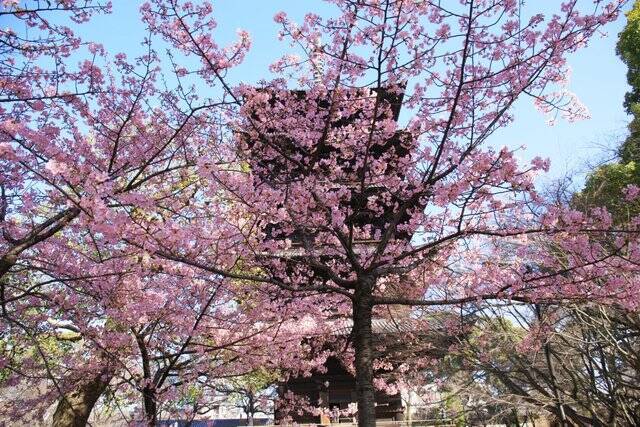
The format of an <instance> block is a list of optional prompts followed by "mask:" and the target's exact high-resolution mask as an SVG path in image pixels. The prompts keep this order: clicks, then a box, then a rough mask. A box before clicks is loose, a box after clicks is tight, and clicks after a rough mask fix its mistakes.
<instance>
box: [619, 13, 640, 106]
mask: <svg viewBox="0 0 640 427" xmlns="http://www.w3.org/2000/svg"><path fill="white" fill-rule="evenodd" d="M616 50H617V53H618V55H619V56H620V58H621V59H622V61H623V62H624V63H625V64H626V65H627V67H628V71H627V82H628V83H629V85H630V86H631V91H630V92H628V93H627V94H626V96H625V100H624V105H625V108H627V111H628V112H629V113H633V112H632V110H633V105H634V104H637V103H639V102H640V0H636V2H635V3H634V5H633V8H632V9H631V10H630V11H629V12H628V13H627V25H626V26H625V27H624V29H623V30H622V32H621V33H620V35H619V38H618V44H617V46H616Z"/></svg>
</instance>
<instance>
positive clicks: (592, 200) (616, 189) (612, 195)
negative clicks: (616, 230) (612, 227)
mask: <svg viewBox="0 0 640 427" xmlns="http://www.w3.org/2000/svg"><path fill="white" fill-rule="evenodd" d="M630 184H635V185H637V186H640V164H639V163H636V162H634V161H630V162H628V163H624V162H621V163H612V164H608V165H604V166H601V167H599V168H598V169H596V170H595V171H593V172H592V173H591V174H590V175H589V177H588V178H587V182H586V184H585V187H584V189H583V190H582V192H581V193H579V194H578V195H577V196H576V197H575V199H574V203H575V205H576V206H577V207H578V208H580V209H583V210H586V209H588V208H589V207H593V206H605V207H606V208H607V209H608V210H609V212H610V213H611V214H612V215H613V219H614V222H616V223H623V222H624V221H626V220H628V219H629V218H631V217H633V216H635V215H638V214H640V202H639V201H638V200H636V201H634V202H627V201H626V200H625V196H624V189H625V188H626V187H627V186H628V185H630Z"/></svg>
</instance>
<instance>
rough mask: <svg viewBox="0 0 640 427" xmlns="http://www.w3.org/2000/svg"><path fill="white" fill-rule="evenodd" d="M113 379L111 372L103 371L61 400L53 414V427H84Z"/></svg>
mask: <svg viewBox="0 0 640 427" xmlns="http://www.w3.org/2000/svg"><path fill="white" fill-rule="evenodd" d="M111 378H113V372H112V371H110V370H105V371H102V372H101V373H100V374H99V375H97V376H96V377H95V378H93V379H92V380H91V381H89V382H88V383H85V384H83V385H82V386H81V387H79V388H78V389H76V390H74V391H72V392H71V393H68V394H66V395H65V396H63V397H62V399H60V402H59V403H58V406H57V407H56V410H55V412H54V414H53V421H52V426H53V427H84V426H86V425H87V421H88V419H89V415H91V411H92V410H93V407H94V406H95V404H96V402H97V401H98V399H99V398H100V396H101V395H102V393H104V391H105V390H106V388H107V386H108V385H109V382H110V381H111Z"/></svg>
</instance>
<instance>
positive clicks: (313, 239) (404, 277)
mask: <svg viewBox="0 0 640 427" xmlns="http://www.w3.org/2000/svg"><path fill="white" fill-rule="evenodd" d="M331 3H333V4H335V6H336V7H337V10H338V14H337V15H336V16H335V17H331V18H323V17H320V16H318V15H316V14H313V13H310V14H307V15H306V16H305V18H304V21H303V22H302V23H300V24H296V23H294V22H292V21H291V20H290V19H289V18H288V17H287V15H286V14H285V13H281V14H278V15H277V16H276V17H275V20H276V22H278V23H279V24H281V25H282V30H281V36H282V37H283V38H285V39H287V40H289V41H290V42H291V45H292V46H293V47H294V48H296V49H297V51H298V52H299V53H300V54H299V55H297V56H296V55H285V56H284V57H283V58H282V59H281V60H279V61H277V62H276V63H274V64H273V67H272V71H274V72H275V73H278V74H280V75H281V76H282V78H280V79H276V80H273V81H270V82H264V83H262V84H259V85H243V86H240V87H239V88H232V87H231V86H230V85H229V84H227V83H226V80H225V79H226V77H225V76H226V73H227V68H228V66H230V65H233V63H234V60H235V59H236V57H229V56H227V57H222V58H221V57H220V56H218V55H217V50H216V45H215V43H214V42H213V41H212V39H211V37H210V35H209V34H208V31H207V29H208V28H211V26H212V24H211V21H207V20H206V19H205V18H203V16H204V14H206V13H208V12H210V10H208V9H207V8H206V7H202V8H197V7H195V6H191V7H185V6H182V7H181V6H180V5H179V4H178V2H175V1H173V2H169V4H165V3H164V2H160V1H155V2H152V3H151V4H150V5H149V6H148V7H147V8H146V9H145V11H146V13H147V15H146V19H147V21H148V22H149V23H150V25H151V26H152V28H153V29H154V31H157V32H158V33H159V34H161V35H162V36H163V37H164V38H165V40H167V41H168V42H170V43H173V45H174V46H175V47H176V49H177V50H178V51H180V52H182V53H183V54H185V55H187V56H191V57H193V56H195V57H196V58H197V59H199V60H200V61H199V63H198V65H196V66H194V67H193V68H191V69H187V70H185V73H188V74H192V75H193V74H199V75H204V76H207V77H206V78H208V79H211V80H213V81H217V82H220V83H222V85H223V87H224V89H225V90H226V91H227V94H228V95H229V97H231V99H232V100H234V101H235V102H237V103H238V104H241V105H242V109H241V111H240V117H238V119H237V124H236V125H235V126H234V132H235V139H230V141H229V144H230V152H231V153H233V154H234V155H236V156H237V160H236V164H237V166H236V167H229V166H220V165H216V164H213V163H212V162H208V161H201V162H200V164H199V166H200V176H202V177H205V178H207V179H209V180H210V184H209V185H210V186H211V188H217V189H220V188H224V189H225V190H226V194H228V197H230V198H231V199H232V200H233V201H234V203H235V204H237V206H242V212H243V219H244V221H243V223H242V224H241V225H240V227H239V228H238V233H237V235H236V236H234V239H237V241H238V242H242V243H241V244H240V243H239V244H238V250H239V252H236V256H237V257H238V258H239V259H243V260H246V262H247V263H248V262H249V260H251V262H252V265H254V266H255V267H254V269H253V271H256V273H255V274H254V275H250V276H247V275H244V276H243V277H244V278H246V279H250V280H253V281H256V282H260V283H263V284H264V285H265V287H266V289H269V290H270V292H273V293H274V295H280V296H281V297H282V296H285V295H289V294H291V293H295V294H296V295H297V297H296V298H298V299H300V300H303V299H304V298H305V296H306V295H310V294H315V293H322V294H326V295H330V296H331V297H332V298H335V299H336V301H337V302H338V303H339V304H338V306H337V307H336V308H335V310H337V311H338V312H340V313H343V314H344V313H349V312H350V314H348V315H349V316H350V317H352V319H353V331H352V334H353V339H354V347H355V367H356V377H357V381H358V417H359V424H360V425H373V424H374V420H375V414H374V385H373V384H374V381H373V369H372V366H373V348H372V329H371V321H372V318H373V317H374V316H376V315H378V314H377V313H378V311H379V309H380V307H381V306H385V305H392V306H393V305H399V304H400V305H409V306H451V305H461V304H465V303H471V302H474V301H476V300H478V299H506V300H514V299H522V300H538V299H545V300H562V299H565V298H566V299H581V298H602V299H609V300H613V299H616V300H618V299H619V300H621V301H626V302H628V303H629V304H634V303H633V300H634V298H633V295H634V293H635V286H636V283H637V282H636V281H635V280H634V279H630V278H629V277H633V276H628V275H625V274H620V275H616V276H615V277H613V276H611V277H610V279H609V280H608V281H606V282H605V283H604V284H602V283H601V282H598V281H593V280H590V279H592V278H594V277H595V276H596V275H601V274H604V271H612V270H610V269H613V268H616V269H618V270H619V271H634V270H635V264H634V263H635V259H636V257H637V250H636V249H635V248H636V246H635V243H634V242H633V241H632V240H630V239H629V236H632V234H630V233H631V232H632V231H633V230H635V227H637V224H635V223H634V224H635V225H634V224H631V225H630V227H631V228H626V229H620V230H619V232H620V239H619V241H618V247H617V248H616V250H614V251H613V252H612V251H611V250H610V248H608V247H604V246H602V245H599V244H598V243H594V241H592V240H589V237H588V234H589V233H598V232H600V231H603V230H605V229H609V228H611V223H610V222H609V221H608V219H607V215H606V213H605V212H601V211H599V212H595V216H593V217H591V216H588V215H583V214H581V213H579V212H574V211H571V210H567V209H561V208H553V207H549V208H545V207H544V206H543V205H544V204H543V201H542V199H541V198H540V197H539V195H538V194H537V193H536V192H535V190H534V185H533V182H534V181H533V180H534V176H535V174H536V172H539V171H542V170H546V169H547V168H548V162H547V161H545V160H542V159H540V158H535V159H534V160H533V162H532V163H531V164H530V165H525V166H520V165H519V164H518V161H517V160H516V151H514V150H511V149H508V148H502V149H494V148H492V147H491V146H490V145H489V141H490V137H491V136H492V134H493V133H494V132H495V131H496V130H497V129H499V128H500V127H504V126H506V125H508V124H509V123H511V121H512V120H513V116H512V115H511V112H510V111H511V107H512V106H513V104H514V103H515V102H516V100H517V99H519V98H523V97H524V98H526V97H528V98H531V99H532V100H533V101H534V103H535V104H536V106H537V107H539V108H540V109H541V110H542V112H543V113H545V114H549V115H550V116H551V117H552V118H555V117H556V116H558V115H559V116H562V117H564V118H566V119H569V120H573V119H577V118H581V117H584V116H585V115H586V110H585V108H584V107H583V106H581V105H580V104H579V102H578V101H577V99H576V98H575V96H573V95H571V94H570V92H568V91H567V88H566V83H567V82H566V75H567V65H566V59H565V58H566V55H568V54H570V53H572V52H574V51H576V50H578V49H579V48H581V47H583V46H585V45H586V44H587V43H588V39H589V38H590V37H591V36H592V35H594V34H595V33H597V32H598V31H599V29H600V27H601V26H602V25H604V24H606V23H607V22H609V21H611V20H613V19H615V18H616V17H617V15H618V14H619V12H620V9H621V7H622V6H623V4H624V2H601V1H599V2H596V3H595V5H592V6H591V9H590V10H587V11H585V12H581V11H580V10H581V9H580V5H579V4H578V2H576V1H570V2H565V3H562V4H561V5H560V7H559V9H558V10H557V14H555V15H551V16H549V17H545V16H544V15H543V14H540V13H531V11H530V10H529V9H528V8H523V7H522V5H521V4H520V3H519V2H516V1H465V2H461V4H459V5H446V6H445V5H442V4H440V3H434V2H428V1H401V0H395V1H394V0H388V1H371V2H369V1H348V0H335V1H332V2H331ZM290 83H294V84H295V85H296V86H295V87H296V89H295V90H294V89H292V88H291V86H290ZM198 229H199V230H202V231H203V233H200V234H199V235H198V236H199V237H198V238H199V239H204V238H206V237H205V236H206V235H207V234H208V233H209V232H210V230H211V226H210V225H209V224H207V222H206V221H202V222H201V223H200V225H199V227H198ZM189 233H191V231H190V232H189ZM541 234H545V235H547V236H546V237H549V236H551V237H555V238H558V239H559V241H560V244H562V245H563V247H564V248H565V249H566V250H567V251H568V253H570V254H572V256H571V257H570V259H569V260H568V261H567V265H564V266H559V265H558V259H557V258H556V257H553V256H547V255H548V254H545V253H543V252H542V251H535V250H533V249H529V247H528V246H527V245H525V244H520V243H524V242H525V241H526V239H535V238H536V236H537V235H541ZM191 238H193V237H191ZM505 242H506V243H508V245H506V246H505ZM505 248H507V249H506V250H505ZM507 251H509V252H508V255H510V256H509V258H508V262H506V261H505V258H504V257H503V256H501V255H504V253H505V252H507ZM207 252H208V248H207V247H205V246H202V245H193V246H192V247H190V248H185V247H184V245H175V246H173V247H171V245H168V244H167V245H162V246H161V247H159V248H158V250H157V252H156V253H157V254H158V255H159V256H162V257H165V258H167V259H173V260H177V261H180V262H183V263H186V264H188V265H191V266H194V267H199V268H202V269H205V270H208V271H212V272H218V273H219V274H225V272H224V268H223V267H224V266H223V265H222V264H220V263H218V264H214V263H212V262H210V261H209V260H208V256H209V254H208V253H207ZM498 259H499V260H498ZM532 265H536V266H538V267H537V268H532V267H531V266H532ZM542 266H544V267H545V268H542ZM256 268H257V270H255V269H256ZM560 273H564V274H560Z"/></svg>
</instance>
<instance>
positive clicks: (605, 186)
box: [573, 0, 640, 224]
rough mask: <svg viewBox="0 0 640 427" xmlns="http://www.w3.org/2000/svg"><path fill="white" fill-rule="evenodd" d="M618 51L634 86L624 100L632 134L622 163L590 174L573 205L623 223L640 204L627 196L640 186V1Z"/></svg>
mask: <svg viewBox="0 0 640 427" xmlns="http://www.w3.org/2000/svg"><path fill="white" fill-rule="evenodd" d="M616 51H617V54H618V55H619V56H620V58H621V59H622V61H623V62H624V63H625V64H626V65H627V67H628V71H627V82H628V83H629V85H630V86H631V90H630V91H629V92H627V94H626V95H625V100H624V106H625V108H626V109H627V112H628V113H629V114H631V115H632V116H633V119H632V120H631V122H630V123H629V135H628V137H627V138H626V140H625V141H624V142H623V143H622V145H621V146H620V148H619V149H618V157H619V161H618V162H617V163H611V164H607V165H604V166H601V167H599V168H597V169H596V170H594V171H593V172H591V174H590V175H589V176H588V178H587V181H586V184H585V187H584V189H583V190H582V192H580V193H578V194H576V196H575V197H574V199H573V204H574V206H575V207H576V208H578V209H581V210H583V211H586V210H588V209H589V208H592V207H595V206H603V207H606V208H607V209H608V210H609V212H610V213H611V214H612V215H613V220H614V222H615V223H617V224H621V223H624V222H625V221H627V220H628V219H629V218H631V217H633V216H635V215H638V214H640V202H639V201H638V200H636V201H634V202H631V203H630V202H628V201H626V200H625V194H624V190H625V188H626V187H627V186H629V185H631V184H634V185H636V186H640V0H636V1H635V3H634V5H633V7H632V9H631V10H630V11H629V12H628V13H627V25H626V26H625V27H624V29H623V30H622V32H621V33H620V35H619V38H618V44H617V46H616Z"/></svg>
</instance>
